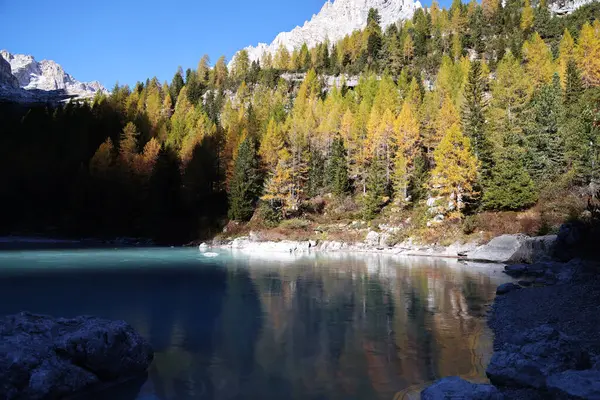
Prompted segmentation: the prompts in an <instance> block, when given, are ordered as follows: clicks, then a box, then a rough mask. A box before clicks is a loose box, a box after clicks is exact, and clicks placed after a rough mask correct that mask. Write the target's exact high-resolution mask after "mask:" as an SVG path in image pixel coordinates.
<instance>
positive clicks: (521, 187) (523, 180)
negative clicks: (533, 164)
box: [483, 145, 537, 210]
mask: <svg viewBox="0 0 600 400" xmlns="http://www.w3.org/2000/svg"><path fill="white" fill-rule="evenodd" d="M536 201H537V192H536V188H535V183H534V182H533V180H532V179H531V177H530V176H529V174H528V173H527V170H526V169H525V165H524V163H523V157H522V154H521V151H520V149H519V148H518V147H517V146H516V145H508V146H506V147H504V148H503V149H502V151H501V153H500V154H499V155H498V157H497V158H496V160H495V167H494V169H493V171H492V178H491V180H490V182H489V184H488V186H487V188H486V191H485V192H484V194H483V203H484V206H485V207H486V208H487V209H492V210H521V209H524V208H526V207H529V206H531V205H533V204H535V202H536Z"/></svg>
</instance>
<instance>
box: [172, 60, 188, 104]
mask: <svg viewBox="0 0 600 400" xmlns="http://www.w3.org/2000/svg"><path fill="white" fill-rule="evenodd" d="M184 85H185V83H184V82H183V73H182V70H181V67H179V69H178V70H177V72H176V73H175V76H174V77H173V80H172V81H171V86H170V88H169V91H170V93H171V99H172V100H176V99H177V98H178V97H179V92H181V89H183V86H184Z"/></svg>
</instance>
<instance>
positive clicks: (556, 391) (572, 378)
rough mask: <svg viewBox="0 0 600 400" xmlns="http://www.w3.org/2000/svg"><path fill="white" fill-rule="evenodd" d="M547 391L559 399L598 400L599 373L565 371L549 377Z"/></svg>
mask: <svg viewBox="0 0 600 400" xmlns="http://www.w3.org/2000/svg"><path fill="white" fill-rule="evenodd" d="M546 385H547V387H548V391H549V392H550V393H552V394H553V395H554V396H555V397H556V398H559V399H589V400H598V399H600V371H597V370H587V371H573V370H569V371H565V372H561V373H560V374H555V375H551V376H549V377H548V379H547V381H546Z"/></svg>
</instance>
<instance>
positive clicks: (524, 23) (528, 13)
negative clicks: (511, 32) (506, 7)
mask: <svg viewBox="0 0 600 400" xmlns="http://www.w3.org/2000/svg"><path fill="white" fill-rule="evenodd" d="M532 27H533V7H531V1H530V0H525V3H524V4H523V12H522V13H521V30H522V31H523V32H525V33H527V32H529V31H530V30H531V28H532Z"/></svg>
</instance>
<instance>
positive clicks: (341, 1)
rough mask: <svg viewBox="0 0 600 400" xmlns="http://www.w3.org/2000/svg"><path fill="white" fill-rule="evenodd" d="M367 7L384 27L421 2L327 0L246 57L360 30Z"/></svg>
mask: <svg viewBox="0 0 600 400" xmlns="http://www.w3.org/2000/svg"><path fill="white" fill-rule="evenodd" d="M370 8H376V9H377V10H379V15H380V16H381V25H382V27H384V28H385V27H387V26H388V25H391V24H393V23H396V22H398V21H400V20H405V19H409V18H412V16H413V14H414V12H415V10H417V9H418V8H421V3H419V1H413V0H335V1H333V2H331V1H329V0H328V1H327V2H326V3H325V5H324V6H323V8H322V9H321V11H320V12H319V13H318V14H317V15H313V17H312V19H311V20H310V21H306V22H305V23H304V25H303V26H302V27H300V26H297V27H296V28H294V29H293V30H292V31H290V32H282V33H280V34H279V35H277V37H276V38H275V40H273V42H272V43H271V44H266V43H260V44H259V45H258V46H256V47H252V46H251V47H247V48H246V50H247V51H248V55H249V57H250V60H251V61H254V60H260V58H261V57H262V55H263V54H265V53H271V54H275V52H276V51H277V49H279V47H280V46H281V45H283V46H285V47H286V48H287V49H288V50H290V51H292V50H294V49H295V48H297V47H298V48H299V47H301V46H302V45H303V44H304V43H306V44H307V46H308V47H309V48H310V47H314V46H315V45H317V44H318V43H321V42H324V41H325V40H326V39H329V41H330V42H331V43H334V42H336V41H338V40H340V39H343V38H344V36H346V35H349V34H351V33H352V32H354V31H355V30H357V29H363V28H364V27H365V26H366V25H367V15H368V14H369V9H370Z"/></svg>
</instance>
